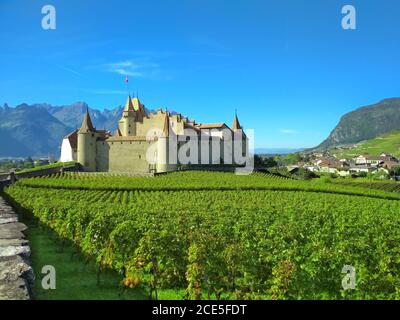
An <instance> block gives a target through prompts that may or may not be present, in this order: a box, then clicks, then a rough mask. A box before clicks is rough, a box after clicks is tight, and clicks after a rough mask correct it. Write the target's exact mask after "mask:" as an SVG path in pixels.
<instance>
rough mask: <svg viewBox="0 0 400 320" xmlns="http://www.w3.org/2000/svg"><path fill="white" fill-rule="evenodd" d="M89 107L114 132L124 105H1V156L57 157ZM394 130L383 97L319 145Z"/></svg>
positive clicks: (395, 105)
mask: <svg viewBox="0 0 400 320" xmlns="http://www.w3.org/2000/svg"><path fill="white" fill-rule="evenodd" d="M87 109H89V112H90V115H91V118H92V121H93V124H94V126H95V127H96V128H98V129H106V130H110V131H112V132H113V131H114V130H116V128H117V124H118V120H119V119H120V118H121V115H122V110H123V106H118V107H116V108H113V109H104V110H103V111H99V110H97V109H93V108H90V107H89V106H88V105H87V104H86V103H85V102H76V103H73V104H71V105H63V106H53V105H50V104H47V103H42V104H32V105H28V104H26V103H23V104H20V105H18V106H16V107H13V108H11V107H9V106H8V105H7V104H4V106H3V107H1V106H0V157H27V156H32V157H47V156H48V155H52V156H54V157H55V158H58V156H59V153H60V145H61V141H62V138H63V137H64V136H65V135H67V134H68V133H70V132H72V131H73V130H75V129H76V128H79V127H80V126H81V123H82V119H83V116H84V114H85V112H86V110H87ZM146 111H147V112H149V110H146ZM171 112H172V113H175V112H174V111H171ZM393 131H400V98H390V99H384V100H382V101H380V102H378V103H375V104H372V105H369V106H365V107H361V108H358V109H356V110H354V111H351V112H349V113H347V114H345V115H344V116H343V117H342V118H341V119H340V121H339V123H338V125H337V126H336V127H335V128H334V129H333V131H332V132H331V133H330V135H329V137H328V138H327V139H326V140H325V141H323V142H322V143H321V144H320V145H319V146H318V147H317V148H316V149H317V150H323V149H330V148H332V147H335V146H341V145H349V144H356V143H358V142H360V141H364V140H369V139H374V138H376V137H378V136H380V135H382V134H385V133H389V132H393ZM314 150H315V149H314ZM257 151H258V153H262V152H261V151H263V152H265V151H266V150H261V149H260V150H257ZM270 151H271V150H270ZM276 151H277V150H274V152H276ZM285 151H286V150H285ZM296 151H299V150H296ZM280 152H282V150H280Z"/></svg>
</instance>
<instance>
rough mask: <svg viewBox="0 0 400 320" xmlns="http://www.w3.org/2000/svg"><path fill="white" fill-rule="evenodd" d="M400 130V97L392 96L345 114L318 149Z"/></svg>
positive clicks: (347, 143)
mask: <svg viewBox="0 0 400 320" xmlns="http://www.w3.org/2000/svg"><path fill="white" fill-rule="evenodd" d="M393 131H400V98H390V99H384V100H382V101H379V102H378V103H375V104H372V105H369V106H364V107H361V108H358V109H356V110H354V111H351V112H349V113H347V114H345V115H344V116H343V117H342V118H341V119H340V121H339V123H338V125H337V126H336V127H335V128H334V129H333V131H332V132H331V133H330V135H329V136H328V138H327V139H326V140H325V141H323V142H322V143H321V144H320V145H319V146H318V147H317V149H320V150H322V149H329V148H331V147H335V146H341V145H349V144H355V143H358V142H360V141H364V140H370V139H374V138H376V137H378V136H380V135H382V134H385V133H389V132H393Z"/></svg>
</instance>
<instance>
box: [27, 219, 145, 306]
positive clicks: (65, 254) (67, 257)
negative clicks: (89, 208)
mask: <svg viewBox="0 0 400 320" xmlns="http://www.w3.org/2000/svg"><path fill="white" fill-rule="evenodd" d="M25 222H26V221H25ZM26 223H27V225H28V234H27V235H28V239H29V241H30V245H31V250H32V255H31V263H32V267H33V269H34V272H35V288H34V292H35V296H34V299H36V300H67V299H78V300H92V299H95V300H103V299H104V300H114V299H117V300H143V299H147V297H148V295H147V294H146V292H144V291H143V290H141V289H138V288H137V289H129V290H125V291H124V292H123V291H122V287H121V286H119V283H120V282H121V276H120V275H118V273H116V272H115V271H112V270H105V271H103V272H101V273H100V276H99V279H98V275H97V266H96V264H95V263H94V262H93V261H89V262H88V261H86V260H85V258H84V257H83V256H82V254H80V253H79V252H77V251H76V249H75V248H74V247H73V246H72V245H71V244H70V243H69V242H65V241H63V240H60V239H59V238H57V236H56V234H55V233H54V232H52V231H51V230H50V229H48V228H47V227H45V226H43V225H39V224H38V223H37V222H36V221H28V222H26ZM45 265H51V266H54V267H55V269H56V289H55V290H44V289H43V288H42V284H41V282H42V279H43V277H44V274H41V270H42V268H43V266H45ZM98 280H99V282H98Z"/></svg>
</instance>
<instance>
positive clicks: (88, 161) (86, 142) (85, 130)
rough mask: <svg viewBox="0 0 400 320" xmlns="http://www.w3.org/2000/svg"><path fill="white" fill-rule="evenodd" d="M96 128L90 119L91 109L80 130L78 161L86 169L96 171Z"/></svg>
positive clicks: (87, 112) (87, 111)
mask: <svg viewBox="0 0 400 320" xmlns="http://www.w3.org/2000/svg"><path fill="white" fill-rule="evenodd" d="M96 140H97V134H96V129H95V128H94V127H93V124H92V120H91V119H90V115H89V110H86V114H85V116H84V118H83V122H82V126H81V128H80V129H79V131H78V162H79V163H80V164H81V165H82V166H83V169H84V170H85V171H96Z"/></svg>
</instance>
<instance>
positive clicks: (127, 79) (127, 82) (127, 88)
mask: <svg viewBox="0 0 400 320" xmlns="http://www.w3.org/2000/svg"><path fill="white" fill-rule="evenodd" d="M125 83H126V90H127V91H128V95H129V96H130V95H131V90H130V89H129V78H128V76H126V77H125Z"/></svg>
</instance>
